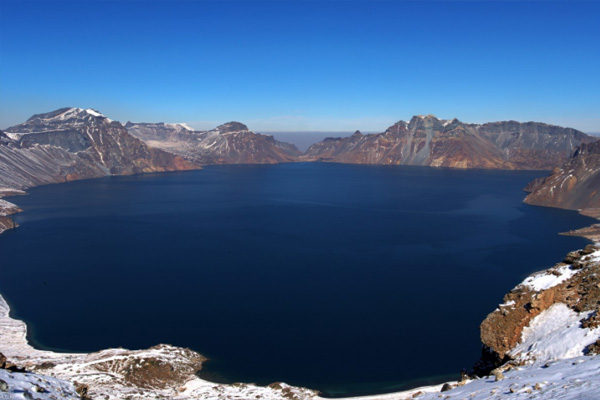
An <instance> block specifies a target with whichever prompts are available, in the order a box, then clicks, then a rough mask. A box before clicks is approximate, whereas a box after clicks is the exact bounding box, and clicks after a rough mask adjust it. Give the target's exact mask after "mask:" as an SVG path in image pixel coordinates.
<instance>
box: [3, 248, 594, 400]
mask: <svg viewBox="0 0 600 400" xmlns="http://www.w3.org/2000/svg"><path fill="white" fill-rule="evenodd" d="M0 239H1V238H0ZM588 239H589V238H588ZM0 297H1V296H0ZM2 301H4V300H3V299H2ZM9 312H10V310H9V309H7V311H6V313H7V317H8V314H9ZM13 321H16V320H13ZM19 322H21V323H22V324H23V334H24V340H25V342H26V345H27V346H29V347H30V348H31V349H32V351H35V352H43V353H47V355H46V356H45V357H50V358H53V359H54V358H61V357H72V356H73V354H71V353H54V352H44V351H42V350H36V349H34V348H33V347H32V346H31V345H29V343H28V342H27V338H26V332H27V328H26V325H25V324H24V323H23V322H22V321H19ZM107 351H108V350H107ZM0 352H2V350H0ZM49 353H52V356H50V355H49ZM32 354H37V353H32ZM85 354H86V355H89V354H92V353H89V354H88V353H85ZM79 356H81V355H79ZM23 360H25V358H23ZM192 381H194V382H196V380H195V379H193V380H192ZM203 382H204V383H203V384H202V385H209V384H210V385H214V383H213V382H208V381H203ZM196 383H198V382H196ZM244 385H245V384H244ZM441 386H442V385H441V384H440V385H434V386H428V387H425V388H423V387H419V388H415V389H411V390H408V391H401V392H391V393H388V394H377V395H368V396H358V397H344V399H350V398H360V399H371V398H373V399H374V398H377V399H383V398H385V399H399V398H404V397H402V396H407V395H409V394H411V395H412V394H414V393H416V392H418V391H424V390H426V391H439V389H441ZM246 387H249V385H246ZM336 398H342V397H336Z"/></svg>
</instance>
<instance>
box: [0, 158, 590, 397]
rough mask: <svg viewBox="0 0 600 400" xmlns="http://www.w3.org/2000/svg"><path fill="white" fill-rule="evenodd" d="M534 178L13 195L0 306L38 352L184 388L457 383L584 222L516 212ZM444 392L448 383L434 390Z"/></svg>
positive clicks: (259, 173) (243, 175) (417, 178)
mask: <svg viewBox="0 0 600 400" xmlns="http://www.w3.org/2000/svg"><path fill="white" fill-rule="evenodd" d="M543 175H545V173H544V172H506V171H460V170H445V169H430V168H418V167H375V166H352V165H335V164H311V163H305V164H284V165H273V166H218V167H208V168H206V169H204V170H201V171H194V172H185V173H169V174H160V175H140V176H133V177H112V178H102V179H96V180H90V181H79V182H72V183H69V184H61V185H51V186H44V187H39V188H34V189H32V190H30V195H29V196H21V197H14V198H12V199H9V200H11V201H13V202H15V203H17V204H18V205H19V206H21V208H23V209H24V210H25V212H23V213H21V214H19V215H18V216H16V218H15V219H16V221H17V222H18V223H19V224H20V225H21V227H20V228H19V229H16V230H13V231H9V232H6V233H5V234H3V235H2V236H1V237H0V276H1V277H2V278H1V279H0V293H2V294H3V295H4V297H5V298H6V299H7V301H8V302H9V304H10V305H11V307H12V308H13V315H14V316H15V317H18V318H21V319H23V320H25V321H26V322H27V323H28V325H29V327H30V336H31V337H30V340H31V341H32V342H33V343H34V344H35V345H36V346H39V347H44V348H52V349H65V350H69V351H92V350H99V349H102V348H106V347H115V346H123V347H128V348H145V347H149V346H152V345H155V344H157V343H171V344H174V345H179V346H185V347H190V348H192V349H194V350H197V351H199V352H200V353H203V354H205V355H206V356H208V357H210V358H211V362H209V363H208V364H207V368H206V370H205V371H203V376H204V377H209V378H211V379H215V380H219V381H226V382H229V381H245V382H256V383H259V384H267V383H270V382H274V381H285V382H287V383H290V384H295V385H301V386H307V387H310V388H315V389H319V390H322V391H325V392H326V393H327V394H329V395H343V394H362V393H371V392H385V391H391V390H398V389H402V388H406V387H408V386H415V385H421V384H427V383H432V382H436V383H437V382H439V381H441V380H444V379H448V378H449V377H450V378H458V374H459V372H460V370H461V369H462V368H468V367H470V366H471V365H472V364H473V362H474V361H476V359H477V358H478V356H479V352H480V344H479V331H478V327H479V324H480V323H481V321H482V320H483V318H485V316H486V315H487V313H489V312H491V311H492V310H493V309H494V308H495V307H496V306H497V304H498V303H499V302H501V300H502V296H503V295H504V294H505V293H506V292H507V291H508V290H510V289H511V288H512V287H513V286H514V285H515V284H517V283H518V282H519V281H520V280H522V279H523V278H524V277H525V276H526V275H528V274H529V273H531V272H534V271H536V270H540V269H543V268H546V267H549V266H551V265H553V264H554V263H556V262H558V261H560V260H561V257H562V256H564V254H565V253H566V252H568V251H570V250H573V249H575V248H579V247H582V246H584V245H585V244H586V243H587V241H586V240H583V239H580V238H572V237H564V236H559V235H557V233H558V232H561V231H566V230H569V229H573V228H578V227H581V226H585V225H587V224H589V223H591V222H592V220H591V219H589V218H585V217H582V216H580V215H578V214H577V213H575V212H569V211H564V210H556V209H549V208H541V207H532V206H528V205H525V204H522V203H521V200H522V199H523V197H524V193H523V192H522V191H521V188H522V187H524V186H525V184H526V183H528V182H529V181H531V180H532V179H534V178H536V177H538V176H543ZM448 376H449V377H448Z"/></svg>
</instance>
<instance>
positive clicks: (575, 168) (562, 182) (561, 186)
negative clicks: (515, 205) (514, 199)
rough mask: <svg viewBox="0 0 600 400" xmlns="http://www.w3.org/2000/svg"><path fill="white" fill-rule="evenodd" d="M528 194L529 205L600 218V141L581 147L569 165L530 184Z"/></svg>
mask: <svg viewBox="0 0 600 400" xmlns="http://www.w3.org/2000/svg"><path fill="white" fill-rule="evenodd" d="M526 190H527V191H529V192H530V194H529V195H528V196H527V197H526V198H525V202H526V203H529V204H534V205H540V206H548V207H559V208H567V209H572V210H584V211H585V213H586V214H588V215H591V216H600V212H599V211H600V140H597V141H595V142H593V143H589V144H585V143H584V144H582V145H581V147H580V148H579V149H578V150H577V151H576V152H575V153H574V154H573V156H572V157H571V158H570V159H569V160H568V162H567V163H566V164H564V165H563V166H561V167H559V168H555V169H554V170H553V171H552V173H551V174H550V176H548V177H547V178H543V179H538V180H535V181H533V182H531V183H530V184H529V185H528V186H527V188H526Z"/></svg>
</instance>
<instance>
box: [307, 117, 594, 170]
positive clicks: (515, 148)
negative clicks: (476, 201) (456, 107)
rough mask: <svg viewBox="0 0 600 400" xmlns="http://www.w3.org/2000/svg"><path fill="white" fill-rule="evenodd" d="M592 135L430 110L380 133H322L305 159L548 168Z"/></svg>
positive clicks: (438, 165) (473, 166)
mask: <svg viewBox="0 0 600 400" xmlns="http://www.w3.org/2000/svg"><path fill="white" fill-rule="evenodd" d="M593 140H594V139H593V137H591V136H589V135H586V134H585V133H583V132H580V131H577V130H575V129H571V128H561V127H558V126H554V125H548V124H543V123H536V122H527V123H519V122H516V121H504V122H493V123H487V124H467V123H463V122H461V121H459V120H457V119H452V120H440V119H438V118H436V117H435V116H433V115H426V116H423V115H420V116H415V117H413V118H412V119H411V120H410V122H406V121H399V122H397V123H396V124H394V125H392V126H391V127H389V128H388V129H387V130H386V131H385V132H383V133H377V134H369V135H363V134H361V133H360V132H358V131H357V132H356V133H355V134H354V135H352V136H350V137H347V138H327V139H325V140H323V141H321V142H319V143H316V144H314V145H312V146H311V147H310V148H309V149H308V150H307V151H306V153H305V154H304V155H303V156H302V159H303V160H305V161H328V162H339V163H352V164H390V165H419V166H432V167H452V168H492V169H552V168H554V167H556V166H557V165H561V164H562V163H563V162H565V160H567V159H568V157H569V156H570V155H571V153H572V152H573V150H574V149H575V148H576V147H577V146H579V145H580V144H581V143H588V142H591V141H593Z"/></svg>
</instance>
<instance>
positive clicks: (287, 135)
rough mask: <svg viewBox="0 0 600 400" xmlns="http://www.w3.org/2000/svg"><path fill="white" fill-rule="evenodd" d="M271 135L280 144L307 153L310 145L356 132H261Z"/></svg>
mask: <svg viewBox="0 0 600 400" xmlns="http://www.w3.org/2000/svg"><path fill="white" fill-rule="evenodd" d="M260 133H263V134H265V135H271V136H273V137H274V138H275V139H276V140H279V141H280V142H287V143H291V144H294V145H296V147H297V148H298V149H299V150H300V151H306V149H308V148H309V147H310V145H312V144H315V143H317V142H320V141H321V140H323V139H325V138H328V137H346V136H350V135H352V134H353V133H354V132H349V131H348V132H260Z"/></svg>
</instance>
